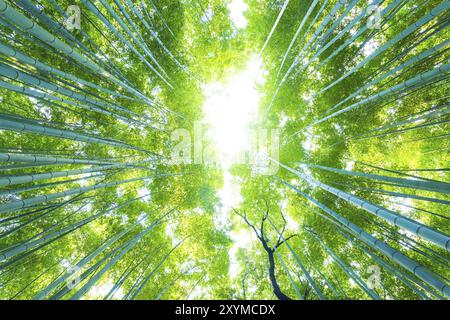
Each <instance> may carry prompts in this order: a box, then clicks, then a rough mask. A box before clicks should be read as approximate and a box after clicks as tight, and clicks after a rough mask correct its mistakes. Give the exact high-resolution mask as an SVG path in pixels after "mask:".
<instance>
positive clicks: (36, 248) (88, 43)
mask: <svg viewBox="0 0 450 320" xmlns="http://www.w3.org/2000/svg"><path fill="white" fill-rule="evenodd" d="M236 2H237V3H240V4H241V5H244V6H245V7H246V9H245V10H244V16H245V21H246V25H245V26H243V27H242V26H241V27H239V26H237V25H236V22H235V21H233V19H231V16H232V15H233V10H234V9H233V3H234V4H235V3H236ZM74 13H75V14H79V16H78V18H79V21H78V22H79V23H80V26H79V28H77V27H74V24H73V23H74V22H77V21H74V20H73V14H74ZM449 13H450V2H448V1H446V0H436V1H434V0H414V1H408V0H372V1H365V0H364V1H362V0H320V1H319V0H305V1H292V0H291V1H290V0H277V1H275V0H263V1H261V0H245V1H240V0H232V1H226V0H170V1H169V0H110V1H106V0H95V1H94V0H77V1H71V0H58V1H55V0H39V1H30V0H14V1H13V0H0V30H1V31H0V97H1V100H0V166H1V169H0V170H1V174H0V299H36V300H42V299H105V300H109V299H124V300H133V299H180V300H183V299H294V300H315V299H321V300H325V299H338V300H345V299H425V300H428V299H432V300H435V299H448V298H449V297H450V286H449V276H450V273H449V268H450V257H449V254H448V252H449V250H450V235H449V234H450V228H449V227H450V222H449V220H450V216H449V214H448V211H447V208H448V206H449V205H450V198H449V194H450V182H449V181H448V180H449V172H450V169H449V168H448V165H449V156H448V154H449V143H448V142H449V139H448V137H449V134H448V132H449V131H448V128H449V127H448V122H449V113H450V109H449V96H448V92H450V90H449V89H450V86H449V75H450V72H449V71H450V61H449V57H450V54H449V49H450V46H449V45H450V42H449V41H450V40H449V36H450V29H449V23H450V14H449ZM252 57H259V58H260V59H261V60H262V61H263V68H264V81H263V82H262V83H259V84H257V89H258V92H260V95H261V101H260V103H259V111H258V113H259V115H260V117H261V119H262V122H263V124H264V126H265V127H266V128H271V129H275V128H276V129H278V130H279V132H280V138H279V140H280V146H279V158H273V157H269V158H268V159H267V160H268V161H269V162H270V163H271V164H273V165H275V166H277V167H278V168H279V170H278V172H277V173H276V174H273V175H261V174H257V173H255V170H254V168H252V166H250V165H241V164H235V165H233V166H232V168H231V170H230V171H231V173H232V175H233V177H234V179H235V180H237V181H239V186H240V198H241V199H240V202H239V204H238V205H236V206H235V207H233V208H231V209H230V210H228V212H227V216H226V221H225V223H224V224H223V225H220V224H219V223H218V222H217V221H218V212H219V211H220V210H221V207H222V205H221V197H220V190H221V188H223V187H224V184H226V183H225V182H224V181H225V178H224V172H223V170H221V169H220V167H215V166H208V165H203V164H174V163H173V162H171V159H170V157H171V153H172V149H173V147H174V141H172V139H171V133H172V132H173V130H175V129H178V128H187V129H188V130H190V131H192V130H194V123H195V122H196V121H198V120H201V119H202V117H203V110H202V106H203V103H204V101H205V93H204V90H203V89H204V86H205V85H206V84H208V83H211V82H215V81H218V82H226V81H227V79H228V77H229V75H230V74H232V73H235V72H238V71H239V70H241V69H242V68H244V66H245V65H246V63H247V62H248V61H249V60H250V59H251V58H252ZM236 234H241V235H242V234H244V235H245V236H244V237H243V236H240V237H236ZM244 238H245V239H244Z"/></svg>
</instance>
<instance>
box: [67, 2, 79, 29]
mask: <svg viewBox="0 0 450 320" xmlns="http://www.w3.org/2000/svg"><path fill="white" fill-rule="evenodd" d="M63 24H64V27H65V28H66V29H67V30H69V31H73V30H80V29H81V9H80V7H79V6H77V5H71V6H68V7H67V10H66V17H65V18H64V20H63Z"/></svg>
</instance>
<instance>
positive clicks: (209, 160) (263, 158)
mask: <svg viewBox="0 0 450 320" xmlns="http://www.w3.org/2000/svg"><path fill="white" fill-rule="evenodd" d="M209 130H213V129H211V128H208V126H207V125H206V124H204V123H203V122H200V121H196V122H195V124H194V130H193V131H194V132H193V134H191V132H190V131H189V130H187V129H183V128H181V129H176V130H174V131H173V132H172V134H171V141H172V143H173V144H174V146H173V148H172V152H171V158H170V164H174V165H176V164H185V165H187V164H202V165H207V166H215V167H220V166H221V163H220V162H221V161H223V157H222V155H221V152H222V151H221V150H220V149H218V148H217V147H220V146H217V147H216V146H215V143H214V141H211V140H210V139H209V138H208V136H209V135H208V133H209ZM240 138H241V139H246V141H247V142H248V143H247V145H246V146H245V147H243V148H242V149H240V150H239V151H238V152H237V154H233V155H232V159H227V160H229V161H231V162H232V163H233V164H243V165H249V166H250V167H251V169H252V172H253V173H255V174H259V175H273V174H276V173H277V172H278V169H279V165H278V160H279V145H280V139H279V131H278V129H266V128H253V129H248V131H247V132H246V136H245V137H240ZM235 143H236V144H239V143H240V141H235Z"/></svg>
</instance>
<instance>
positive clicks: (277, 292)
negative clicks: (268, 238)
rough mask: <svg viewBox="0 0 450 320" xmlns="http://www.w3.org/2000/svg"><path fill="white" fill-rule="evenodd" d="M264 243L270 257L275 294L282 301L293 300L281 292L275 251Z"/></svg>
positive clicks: (270, 272) (270, 273)
mask: <svg viewBox="0 0 450 320" xmlns="http://www.w3.org/2000/svg"><path fill="white" fill-rule="evenodd" d="M264 242H265V240H264ZM264 242H263V246H264V249H265V250H266V252H267V255H268V257H269V278H270V282H271V283H272V287H273V293H274V294H275V295H276V296H277V298H278V299H280V300H292V299H291V298H289V297H288V296H287V295H285V294H284V293H283V292H282V291H281V289H280V286H279V285H278V281H277V278H276V277H275V259H274V256H273V253H274V250H273V249H271V248H269V246H268V245H267V243H264Z"/></svg>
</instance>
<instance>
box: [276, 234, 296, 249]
mask: <svg viewBox="0 0 450 320" xmlns="http://www.w3.org/2000/svg"><path fill="white" fill-rule="evenodd" d="M295 236H297V234H293V235H290V236H289V237H287V238H286V239H284V240H283V241H281V242H278V243H277V244H276V245H275V249H277V248H278V247H279V246H281V245H283V243H285V242H286V241H288V240H289V239H291V238H293V237H295Z"/></svg>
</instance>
